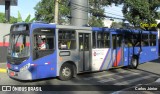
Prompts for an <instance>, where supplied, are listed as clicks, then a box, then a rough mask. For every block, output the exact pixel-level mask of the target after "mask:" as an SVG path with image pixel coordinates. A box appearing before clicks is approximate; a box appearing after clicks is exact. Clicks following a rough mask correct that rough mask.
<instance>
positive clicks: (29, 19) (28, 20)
mask: <svg viewBox="0 0 160 94" xmlns="http://www.w3.org/2000/svg"><path fill="white" fill-rule="evenodd" d="M34 20H35V18H32V19H31V15H30V14H29V15H28V16H27V18H26V19H25V20H24V21H23V19H22V16H21V14H20V12H19V11H18V18H17V22H27V23H28V22H33V21H34Z"/></svg>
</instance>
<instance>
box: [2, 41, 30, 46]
mask: <svg viewBox="0 0 160 94" xmlns="http://www.w3.org/2000/svg"><path fill="white" fill-rule="evenodd" d="M21 45H22V44H21V43H17V44H16V46H21ZM1 46H5V47H8V46H9V42H5V43H3V42H0V47H1ZM26 46H30V43H29V42H28V43H26Z"/></svg>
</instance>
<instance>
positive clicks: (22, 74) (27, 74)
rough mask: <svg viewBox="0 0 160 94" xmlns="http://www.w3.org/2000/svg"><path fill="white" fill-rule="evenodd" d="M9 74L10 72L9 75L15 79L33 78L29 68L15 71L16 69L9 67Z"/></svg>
mask: <svg viewBox="0 0 160 94" xmlns="http://www.w3.org/2000/svg"><path fill="white" fill-rule="evenodd" d="M13 73H14V74H13ZM7 74H8V76H9V77H11V78H14V79H18V80H32V74H31V72H30V71H28V70H25V71H22V72H20V71H19V72H15V71H12V70H10V69H7ZM11 74H12V75H11Z"/></svg>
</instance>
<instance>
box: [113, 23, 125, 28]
mask: <svg viewBox="0 0 160 94" xmlns="http://www.w3.org/2000/svg"><path fill="white" fill-rule="evenodd" d="M111 27H112V28H122V27H123V24H122V22H112V25H111Z"/></svg>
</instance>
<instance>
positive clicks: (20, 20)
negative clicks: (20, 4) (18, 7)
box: [17, 11, 23, 22]
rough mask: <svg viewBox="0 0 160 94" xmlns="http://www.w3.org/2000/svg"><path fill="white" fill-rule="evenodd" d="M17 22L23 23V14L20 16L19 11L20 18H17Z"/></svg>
mask: <svg viewBox="0 0 160 94" xmlns="http://www.w3.org/2000/svg"><path fill="white" fill-rule="evenodd" d="M17 21H18V22H23V20H22V16H21V14H20V12H19V11H18V18H17Z"/></svg>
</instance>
